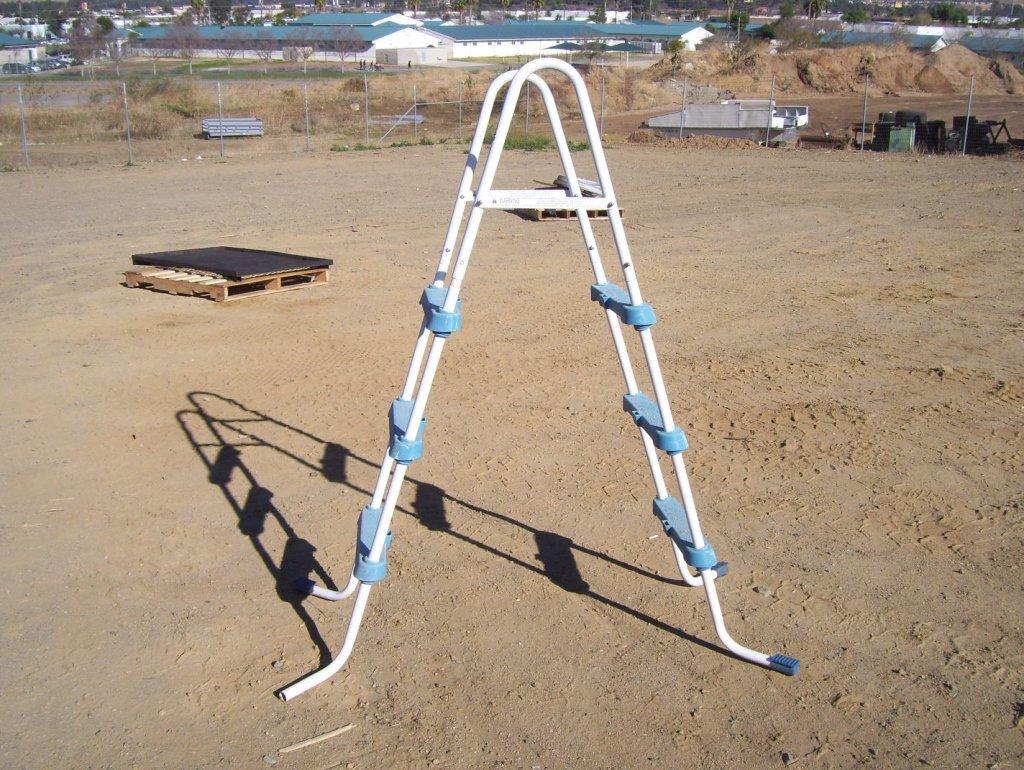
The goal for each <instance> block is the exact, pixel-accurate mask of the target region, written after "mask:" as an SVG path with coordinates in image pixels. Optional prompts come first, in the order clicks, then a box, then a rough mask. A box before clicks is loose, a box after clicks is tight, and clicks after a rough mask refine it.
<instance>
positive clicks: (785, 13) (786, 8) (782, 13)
mask: <svg viewBox="0 0 1024 770" xmlns="http://www.w3.org/2000/svg"><path fill="white" fill-rule="evenodd" d="M794 15H796V8H794V7H793V3H791V2H789V0H786V2H784V3H783V4H782V5H780V6H779V18H780V19H792V18H793V16H794Z"/></svg>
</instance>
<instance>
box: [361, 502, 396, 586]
mask: <svg viewBox="0 0 1024 770" xmlns="http://www.w3.org/2000/svg"><path fill="white" fill-rule="evenodd" d="M383 513H384V509H383V508H371V507H370V506H366V507H365V508H363V511H362V513H360V514H359V540H358V542H357V543H356V566H355V569H353V570H352V574H353V575H355V576H356V578H358V579H359V580H360V581H362V582H363V583H379V582H380V581H381V580H383V579H384V578H385V577H387V573H388V549H389V548H390V547H391V539H392V537H391V533H390V532H388V534H387V536H386V537H385V539H384V551H383V552H382V553H381V555H380V561H370V550H371V549H372V548H373V538H375V537H376V536H377V527H379V526H380V517H381V514H383Z"/></svg>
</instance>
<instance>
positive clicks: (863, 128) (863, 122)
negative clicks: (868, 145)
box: [860, 72, 871, 152]
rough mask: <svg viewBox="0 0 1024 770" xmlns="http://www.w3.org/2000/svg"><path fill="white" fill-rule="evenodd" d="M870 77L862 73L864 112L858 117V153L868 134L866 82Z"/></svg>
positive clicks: (862, 147)
mask: <svg viewBox="0 0 1024 770" xmlns="http://www.w3.org/2000/svg"><path fill="white" fill-rule="evenodd" d="M870 79H871V76H870V75H869V74H868V73H866V72H865V73H864V110H863V111H862V112H861V115H860V151H861V152H864V137H865V136H866V135H867V133H868V81H869V80H870Z"/></svg>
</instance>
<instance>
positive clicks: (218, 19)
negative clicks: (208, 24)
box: [208, 0, 231, 24]
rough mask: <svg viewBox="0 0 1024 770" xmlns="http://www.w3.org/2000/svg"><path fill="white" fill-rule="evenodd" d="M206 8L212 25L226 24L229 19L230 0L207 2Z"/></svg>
mask: <svg viewBox="0 0 1024 770" xmlns="http://www.w3.org/2000/svg"><path fill="white" fill-rule="evenodd" d="M208 7H209V9H210V11H209V13H210V18H211V19H212V20H213V23H214V24H227V22H228V19H230V18H231V0H209V5H208Z"/></svg>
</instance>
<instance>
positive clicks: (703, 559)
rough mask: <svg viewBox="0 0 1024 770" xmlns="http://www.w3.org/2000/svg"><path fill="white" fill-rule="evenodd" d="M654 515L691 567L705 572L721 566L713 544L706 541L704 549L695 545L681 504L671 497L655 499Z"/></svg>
mask: <svg viewBox="0 0 1024 770" xmlns="http://www.w3.org/2000/svg"><path fill="white" fill-rule="evenodd" d="M654 515H655V516H657V517H658V518H659V519H660V520H661V525H662V526H663V527H664V528H665V534H667V535H668V536H669V537H670V538H672V541H673V542H674V543H675V544H676V545H677V546H679V550H680V551H682V553H683V559H684V560H685V561H686V563H687V564H689V565H690V566H691V567H693V568H694V569H696V570H705V569H711V568H712V567H716V566H717V565H718V564H720V562H719V561H718V557H717V556H715V549H714V548H712V547H711V543H708V542H707V541H705V543H704V547H703V548H698V547H697V546H695V545H694V544H693V535H692V534H691V533H690V525H689V523H688V522H687V521H686V509H685V508H683V504H682V503H681V502H679V501H678V500H676V499H675V498H674V497H671V496H669V497H666V498H664V499H663V500H659V499H658V498H654ZM723 574H724V573H723Z"/></svg>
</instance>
